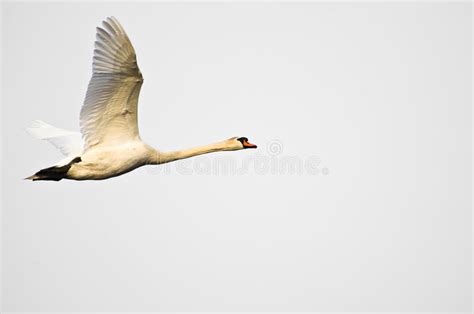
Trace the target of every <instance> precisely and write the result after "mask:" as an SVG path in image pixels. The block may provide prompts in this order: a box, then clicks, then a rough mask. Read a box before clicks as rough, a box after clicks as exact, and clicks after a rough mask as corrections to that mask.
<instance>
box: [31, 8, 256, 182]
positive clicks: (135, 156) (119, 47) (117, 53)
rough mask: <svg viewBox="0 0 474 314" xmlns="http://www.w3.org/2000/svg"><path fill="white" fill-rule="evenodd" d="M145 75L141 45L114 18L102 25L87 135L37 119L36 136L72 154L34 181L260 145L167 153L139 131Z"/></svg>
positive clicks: (229, 143) (115, 171)
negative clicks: (139, 57) (137, 46)
mask: <svg viewBox="0 0 474 314" xmlns="http://www.w3.org/2000/svg"><path fill="white" fill-rule="evenodd" d="M142 84H143V77H142V74H141V72H140V69H139V68H138V64H137V58H136V55H135V50H134V49H133V46H132V44H131V42H130V39H129V38H128V36H127V34H126V33H125V30H124V29H123V27H122V26H121V25H120V23H119V22H118V21H117V19H116V18H114V17H109V18H107V19H106V20H105V21H103V22H102V27H98V28H97V33H96V41H95V49H94V57H93V63H92V78H91V80H90V82H89V86H88V88H87V93H86V98H85V100H84V104H83V106H82V109H81V114H80V126H81V133H82V138H81V134H80V133H78V132H71V131H67V130H63V129H59V128H56V127H53V126H51V125H49V124H47V123H45V122H42V121H39V120H37V121H35V122H33V124H32V125H31V126H30V127H29V128H28V131H29V133H30V134H32V135H33V136H35V137H37V138H40V139H44V140H47V141H49V142H50V143H51V144H53V145H54V146H55V147H57V148H58V149H60V150H61V152H62V153H63V154H64V155H66V158H65V159H63V160H61V161H60V162H58V163H57V164H56V165H54V166H52V167H49V168H45V169H42V170H40V171H38V172H37V173H35V174H34V175H32V176H30V177H28V178H26V179H30V180H34V181H36V180H53V181H59V180H61V179H73V180H102V179H107V178H111V177H115V176H119V175H121V174H124V173H126V172H129V171H132V170H134V169H136V168H138V167H141V166H143V165H147V164H150V165H153V164H154V165H156V164H162V163H166V162H171V161H175V160H179V159H184V158H189V157H193V156H197V155H202V154H207V153H212V152H217V151H232V150H240V149H245V148H256V147H257V146H256V145H254V144H251V143H249V142H248V139H247V138H246V137H232V138H229V139H227V140H224V141H222V142H218V143H214V144H210V145H205V146H200V147H195V148H191V149H186V150H181V151H172V152H162V151H159V150H156V149H154V148H152V147H151V146H149V145H147V144H145V143H144V142H143V141H142V140H141V139H140V134H139V131H138V124H137V118H138V96H139V94H140V89H141V87H142Z"/></svg>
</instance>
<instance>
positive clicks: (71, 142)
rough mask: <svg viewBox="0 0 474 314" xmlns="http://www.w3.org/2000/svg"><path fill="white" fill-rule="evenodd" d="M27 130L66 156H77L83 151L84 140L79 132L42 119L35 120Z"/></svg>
mask: <svg viewBox="0 0 474 314" xmlns="http://www.w3.org/2000/svg"><path fill="white" fill-rule="evenodd" d="M26 130H27V131H28V133H30V134H31V135H32V136H33V137H36V138H38V139H40V140H46V141H48V142H49V143H51V144H52V145H53V146H54V147H56V148H57V149H59V150H60V151H61V153H63V155H64V156H67V157H77V156H80V155H81V153H82V149H83V146H84V142H83V140H82V138H81V133H79V132H72V131H68V130H64V129H60V128H57V127H54V126H52V125H50V124H48V123H46V122H43V121H40V120H35V121H33V122H32V123H31V125H30V126H29V127H28V128H27V129H26Z"/></svg>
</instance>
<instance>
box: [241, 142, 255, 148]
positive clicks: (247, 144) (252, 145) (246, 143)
mask: <svg viewBox="0 0 474 314" xmlns="http://www.w3.org/2000/svg"><path fill="white" fill-rule="evenodd" d="M242 145H244V148H257V145H255V144H252V143H249V142H247V141H245V142H243V143H242Z"/></svg>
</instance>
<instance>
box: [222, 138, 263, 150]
mask: <svg viewBox="0 0 474 314" xmlns="http://www.w3.org/2000/svg"><path fill="white" fill-rule="evenodd" d="M228 147H229V148H231V149H232V150H239V149H245V148H257V145H255V144H252V143H249V139H248V138H246V137H231V138H230V139H228Z"/></svg>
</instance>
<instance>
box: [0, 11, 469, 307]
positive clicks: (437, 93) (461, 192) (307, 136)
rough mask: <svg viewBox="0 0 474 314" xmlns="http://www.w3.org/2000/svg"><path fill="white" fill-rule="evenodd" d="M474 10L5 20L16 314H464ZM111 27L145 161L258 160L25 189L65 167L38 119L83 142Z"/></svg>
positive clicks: (54, 15)
mask: <svg viewBox="0 0 474 314" xmlns="http://www.w3.org/2000/svg"><path fill="white" fill-rule="evenodd" d="M470 6H471V5H470V4H469V3H464V4H462V3H461V4H459V3H458V4H450V3H444V4H443V3H437V4H430V3H425V4H413V3H401V4H393V3H392V4H391V3H380V4H374V3H372V4H370V3H369V4H357V3H353V4H344V3H339V4H327V3H313V4H311V3H304V4H303V3H301V4H284V3H257V4H252V3H247V4H236V3H226V4H216V3H207V4H202V3H194V4H189V3H188V4H186V3H182V4H170V3H146V4H145V3H138V4H135V3H133V4H132V3H119V4H117V3H115V4H113V3H107V4H99V3H89V4H62V3H48V4H28V3H23V4H12V3H7V4H3V12H2V29H3V30H2V36H3V45H2V47H3V50H2V66H3V67H2V81H3V85H2V95H3V98H2V107H1V108H2V109H1V110H2V134H3V136H2V142H3V146H2V148H3V149H2V169H3V173H2V180H3V182H2V183H3V187H2V194H3V197H2V214H3V216H2V222H3V226H2V237H3V254H2V255H3V260H2V266H3V291H2V292H3V293H2V296H3V311H4V312H8V311H46V312H47V311H62V312H68V311H76V312H80V311H132V310H133V311H387V312H389V311H390V312H396V311H414V312H415V311H447V312H454V311H465V312H469V311H470V310H471V278H472V277H471V274H472V273H471V264H472V258H471V251H472V250H471V244H472V242H471V222H472V221H471V173H472V172H471V171H472V167H471V161H472V154H471V140H472V137H471V127H472V115H471V114H472V108H471V70H472V68H471V66H472V62H471V53H472V49H471V41H472V37H471V36H472V31H471V19H472V16H471V9H470ZM111 15H113V16H115V17H117V18H118V20H119V21H120V22H121V24H122V25H123V27H124V28H125V30H126V31H127V33H128V35H129V37H130V39H131V41H132V44H133V45H134V47H135V50H136V52H137V58H138V64H139V66H140V69H141V71H142V73H143V76H144V78H145V83H144V85H143V87H142V92H141V95H140V103H139V127H140V132H141V136H142V138H143V139H144V140H145V141H146V142H147V143H149V144H150V145H153V146H156V147H157V148H160V149H163V150H172V149H173V150H174V149H180V148H187V147H191V146H196V145H201V144H207V143H210V142H215V141H218V140H223V139H226V138H229V137H231V136H246V137H248V138H249V139H250V141H251V142H255V143H256V144H258V145H259V148H258V149H257V150H244V151H239V152H234V153H222V154H219V155H208V156H201V157H198V158H195V159H192V160H189V161H183V162H180V163H177V164H175V165H172V166H170V167H169V168H159V167H153V168H141V169H138V170H136V171H134V172H132V173H129V174H126V175H123V176H121V177H118V178H114V179H110V180H106V181H98V182H74V181H67V180H63V181H61V182H58V183H56V182H30V181H23V180H22V178H24V177H26V176H29V175H31V174H33V173H34V172H36V171H38V170H39V169H41V168H44V167H48V166H51V165H53V164H54V163H55V162H56V161H58V160H59V159H61V158H62V156H61V155H60V153H59V152H58V151H56V150H55V149H54V148H53V147H52V146H50V145H49V144H47V143H45V142H41V141H39V140H36V139H34V138H32V137H30V136H29V135H28V134H27V133H26V132H25V131H24V128H25V127H27V126H28V124H29V123H30V122H31V121H32V120H34V119H41V120H44V121H46V122H48V123H50V124H52V125H55V126H58V127H61V128H65V129H71V130H78V129H79V110H80V107H81V104H82V101H83V99H84V96H85V91H86V88H87V84H88V80H89V78H90V76H91V63H92V51H93V42H94V38H95V27H96V26H98V25H99V24H100V22H101V21H102V20H103V19H104V18H105V17H107V16H111ZM216 158H217V159H216ZM222 162H223V163H227V164H231V165H233V166H234V167H235V168H236V169H237V170H236V171H235V172H231V173H227V175H226V174H225V173H224V170H222V168H219V167H221V166H222V164H221V163H222ZM288 165H293V166H298V165H304V167H303V168H302V169H303V170H301V172H300V173H299V174H290V173H288V172H285V171H286V170H285V169H286V168H285V167H286V166H288ZM272 167H273V168H272ZM280 167H281V169H280ZM216 169H217V170H216ZM165 170H166V171H165ZM280 171H282V172H283V173H280Z"/></svg>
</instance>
